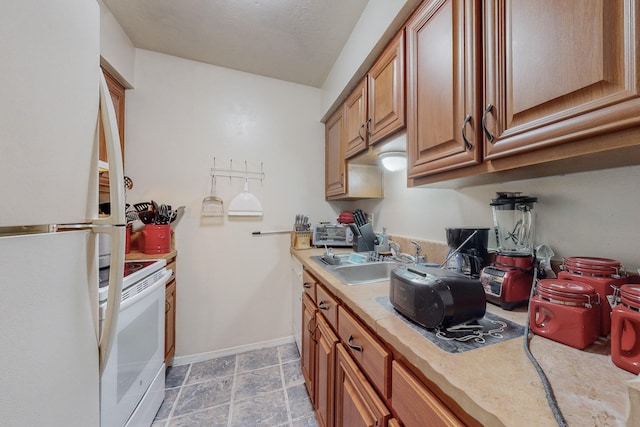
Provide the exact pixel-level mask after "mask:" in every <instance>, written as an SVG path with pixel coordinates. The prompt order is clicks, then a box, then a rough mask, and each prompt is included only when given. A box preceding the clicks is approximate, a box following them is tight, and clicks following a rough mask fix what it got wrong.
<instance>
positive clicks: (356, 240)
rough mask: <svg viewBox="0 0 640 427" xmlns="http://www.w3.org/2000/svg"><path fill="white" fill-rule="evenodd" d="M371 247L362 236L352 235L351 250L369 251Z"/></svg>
mask: <svg viewBox="0 0 640 427" xmlns="http://www.w3.org/2000/svg"><path fill="white" fill-rule="evenodd" d="M371 245H373V244H372V243H371ZM371 250H372V249H371V248H370V247H369V245H367V241H366V240H365V238H364V237H363V236H353V251H354V252H370V251H371Z"/></svg>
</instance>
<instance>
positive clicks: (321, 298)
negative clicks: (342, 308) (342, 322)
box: [316, 285, 338, 330]
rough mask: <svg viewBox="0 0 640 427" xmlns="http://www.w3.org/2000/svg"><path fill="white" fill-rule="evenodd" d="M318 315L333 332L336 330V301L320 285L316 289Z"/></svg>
mask: <svg viewBox="0 0 640 427" xmlns="http://www.w3.org/2000/svg"><path fill="white" fill-rule="evenodd" d="M316 294H317V296H318V299H317V307H318V310H319V313H322V315H323V316H324V317H325V319H327V322H329V324H330V325H331V327H332V328H333V329H334V330H338V301H337V300H336V299H335V298H334V297H333V296H332V295H331V294H330V293H329V292H328V291H327V290H326V289H325V288H323V287H322V286H321V285H318V286H317V287H316Z"/></svg>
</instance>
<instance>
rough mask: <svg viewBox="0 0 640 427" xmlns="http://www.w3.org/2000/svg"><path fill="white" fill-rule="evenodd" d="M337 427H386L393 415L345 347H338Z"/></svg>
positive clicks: (338, 345) (339, 345) (340, 345)
mask: <svg viewBox="0 0 640 427" xmlns="http://www.w3.org/2000/svg"><path fill="white" fill-rule="evenodd" d="M335 403H336V407H335V411H336V423H335V425H336V427H343V426H344V427H360V426H362V427H376V426H377V427H380V426H386V425H387V422H388V420H389V418H391V413H390V412H389V410H388V409H387V407H386V406H385V405H384V403H383V402H382V400H381V399H380V398H379V397H378V395H377V394H376V392H375V390H374V389H373V387H372V386H371V384H369V382H368V381H367V378H366V377H365V376H364V374H363V373H362V372H361V371H360V369H359V368H358V366H357V365H356V364H355V362H354V361H353V359H351V356H349V353H347V350H345V348H344V346H343V345H342V344H337V345H336V399H335Z"/></svg>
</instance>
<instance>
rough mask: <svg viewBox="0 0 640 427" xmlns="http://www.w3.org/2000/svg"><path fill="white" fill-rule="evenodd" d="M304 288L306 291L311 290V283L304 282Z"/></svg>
mask: <svg viewBox="0 0 640 427" xmlns="http://www.w3.org/2000/svg"><path fill="white" fill-rule="evenodd" d="M302 287H303V288H305V289H311V283H309V282H304V283H303V284H302Z"/></svg>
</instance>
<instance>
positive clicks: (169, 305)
mask: <svg viewBox="0 0 640 427" xmlns="http://www.w3.org/2000/svg"><path fill="white" fill-rule="evenodd" d="M174 277H175V275H174ZM165 292H166V299H165V311H164V363H165V365H166V366H169V362H171V360H172V359H173V356H174V354H175V353H176V280H175V279H173V280H171V281H170V282H169V284H168V285H167V287H166V289H165Z"/></svg>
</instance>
